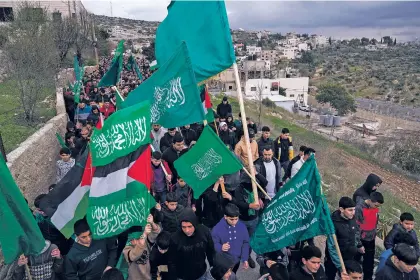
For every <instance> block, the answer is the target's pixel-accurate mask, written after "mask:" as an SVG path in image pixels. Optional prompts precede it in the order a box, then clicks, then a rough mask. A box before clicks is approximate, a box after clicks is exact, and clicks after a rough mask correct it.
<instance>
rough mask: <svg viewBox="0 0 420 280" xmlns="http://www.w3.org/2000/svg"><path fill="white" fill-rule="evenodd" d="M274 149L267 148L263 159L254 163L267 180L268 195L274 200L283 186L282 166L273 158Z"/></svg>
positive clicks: (264, 150)
mask: <svg viewBox="0 0 420 280" xmlns="http://www.w3.org/2000/svg"><path fill="white" fill-rule="evenodd" d="M273 155H274V153H273V149H272V148H271V147H270V146H266V147H264V149H263V153H262V157H261V158H259V159H257V160H256V161H255V162H254V165H255V168H256V170H257V172H258V173H260V174H261V175H262V176H264V178H265V179H266V180H267V182H268V183H267V194H268V195H269V196H270V198H273V197H274V196H275V195H276V193H277V191H278V190H279V189H280V184H281V165H280V162H279V161H278V160H277V159H276V158H274V157H273Z"/></svg>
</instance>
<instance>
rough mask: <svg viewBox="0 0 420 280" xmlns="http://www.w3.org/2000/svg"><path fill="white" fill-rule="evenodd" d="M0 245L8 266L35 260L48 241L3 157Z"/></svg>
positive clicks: (0, 184) (0, 197) (0, 190)
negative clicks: (29, 258) (22, 257)
mask: <svg viewBox="0 0 420 280" xmlns="http://www.w3.org/2000/svg"><path fill="white" fill-rule="evenodd" d="M0 205H1V207H0V245H1V249H2V253H3V256H4V260H5V262H6V263H7V264H10V263H12V262H13V261H15V260H17V259H18V258H19V256H20V255H22V254H24V255H25V256H29V255H32V256H36V255H38V254H39V253H40V252H41V250H42V249H43V248H44V247H45V240H44V237H42V233H41V231H40V229H39V227H38V225H37V224H36V221H35V219H34V216H33V215H32V213H31V210H30V208H29V206H28V204H27V203H26V201H25V199H24V197H23V195H22V193H21V191H20V189H19V188H18V186H17V185H16V183H15V181H14V180H13V177H12V174H11V173H10V170H9V168H7V165H6V163H5V162H4V159H3V157H2V156H0Z"/></svg>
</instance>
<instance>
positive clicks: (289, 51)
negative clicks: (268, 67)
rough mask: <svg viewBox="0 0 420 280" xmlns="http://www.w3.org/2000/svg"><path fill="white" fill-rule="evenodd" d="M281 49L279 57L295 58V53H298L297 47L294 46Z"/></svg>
mask: <svg viewBox="0 0 420 280" xmlns="http://www.w3.org/2000/svg"><path fill="white" fill-rule="evenodd" d="M281 51H282V55H281V58H286V59H295V58H296V55H297V54H298V53H299V49H298V48H296V47H288V48H282V49H281Z"/></svg>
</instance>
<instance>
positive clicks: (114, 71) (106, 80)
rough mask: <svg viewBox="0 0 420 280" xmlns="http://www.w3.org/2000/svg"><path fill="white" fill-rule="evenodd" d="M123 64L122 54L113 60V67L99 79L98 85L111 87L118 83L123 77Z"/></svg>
mask: <svg viewBox="0 0 420 280" xmlns="http://www.w3.org/2000/svg"><path fill="white" fill-rule="evenodd" d="M122 65H123V57H122V55H120V56H118V59H116V60H115V61H114V62H112V64H111V67H109V69H108V71H106V73H105V75H104V76H103V77H102V79H101V80H100V81H99V84H98V87H110V86H115V85H117V84H118V82H119V81H120V78H121V71H122Z"/></svg>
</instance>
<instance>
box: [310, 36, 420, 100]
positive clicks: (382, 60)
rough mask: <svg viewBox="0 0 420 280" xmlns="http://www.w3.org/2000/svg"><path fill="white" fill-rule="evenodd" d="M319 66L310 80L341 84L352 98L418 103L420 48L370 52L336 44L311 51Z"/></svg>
mask: <svg viewBox="0 0 420 280" xmlns="http://www.w3.org/2000/svg"><path fill="white" fill-rule="evenodd" d="M312 57H313V65H314V66H315V67H316V68H317V69H318V71H317V72H318V73H319V77H317V76H318V75H315V76H314V78H313V79H312V81H311V83H312V84H313V85H315V86H317V85H319V84H321V83H324V82H334V83H338V84H341V85H344V86H345V87H346V88H347V90H348V91H349V92H350V93H352V94H353V95H354V96H355V97H364V98H371V99H377V100H383V101H390V102H394V103H398V104H402V105H419V104H420V48H419V46H418V45H397V46H393V47H388V48H387V49H381V50H375V51H369V50H366V49H365V48H363V47H361V46H358V47H353V46H349V45H342V44H339V45H338V44H337V45H333V46H331V47H327V48H323V49H322V48H321V49H316V50H313V51H312Z"/></svg>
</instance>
